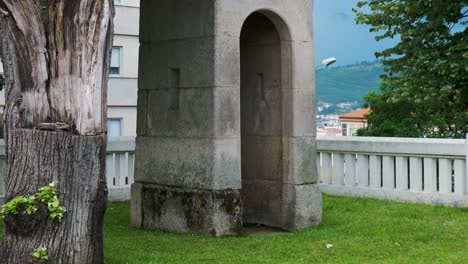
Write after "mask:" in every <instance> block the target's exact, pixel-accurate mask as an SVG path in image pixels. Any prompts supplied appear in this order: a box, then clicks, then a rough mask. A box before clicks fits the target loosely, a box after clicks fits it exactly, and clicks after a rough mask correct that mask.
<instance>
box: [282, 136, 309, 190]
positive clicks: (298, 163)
mask: <svg viewBox="0 0 468 264" xmlns="http://www.w3.org/2000/svg"><path fill="white" fill-rule="evenodd" d="M283 146H284V153H285V154H284V157H285V159H287V165H288V166H287V168H286V170H285V175H284V181H285V183H288V184H305V183H306V184H311V183H314V184H315V183H317V178H318V177H317V163H316V151H315V150H316V139H315V137H299V138H286V139H284V141H283Z"/></svg>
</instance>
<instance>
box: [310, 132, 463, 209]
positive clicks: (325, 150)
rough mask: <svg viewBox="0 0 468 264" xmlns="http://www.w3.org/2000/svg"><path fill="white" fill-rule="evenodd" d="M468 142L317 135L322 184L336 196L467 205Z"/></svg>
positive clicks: (327, 191) (325, 190)
mask: <svg viewBox="0 0 468 264" xmlns="http://www.w3.org/2000/svg"><path fill="white" fill-rule="evenodd" d="M467 142H468V141H467V140H464V139H414V138H372V137H318V139H317V151H318V155H319V156H321V157H322V163H321V166H322V168H320V164H318V166H319V169H318V172H319V176H321V177H319V178H320V179H322V181H321V182H320V186H321V188H322V190H323V191H324V192H326V193H330V194H335V195H344V196H357V197H373V198H380V199H389V200H396V201H407V202H417V203H428V204H435V205H447V206H468V179H467V177H468V176H467V162H466V160H467V156H468V143H467ZM330 160H332V161H333V162H331V163H330ZM325 166H326V168H324V167H325ZM329 179H334V180H333V181H330V180H329Z"/></svg>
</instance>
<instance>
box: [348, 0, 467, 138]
mask: <svg viewBox="0 0 468 264" xmlns="http://www.w3.org/2000/svg"><path fill="white" fill-rule="evenodd" d="M353 11H354V12H355V13H356V14H357V19H356V21H357V23H359V24H366V25H369V26H370V31H371V32H378V33H379V35H378V36H377V37H376V40H377V41H380V40H382V39H386V38H398V37H399V38H400V42H399V43H398V44H397V45H395V46H394V47H392V48H389V49H386V50H383V51H381V52H377V53H376V57H378V58H381V59H382V60H381V61H382V64H383V65H384V69H385V72H386V74H384V75H382V76H381V77H382V81H383V83H384V84H383V85H382V86H381V92H380V93H379V94H376V93H370V94H368V95H367V96H366V97H365V102H366V103H367V104H368V105H370V107H371V109H372V113H371V114H370V117H369V124H370V125H369V127H368V128H367V129H364V130H363V131H360V132H359V134H360V135H373V136H410V137H421V136H427V137H449V138H462V137H464V135H465V134H466V133H468V29H467V27H466V25H467V24H468V23H467V17H468V0H450V1H447V0H370V1H361V2H359V3H358V9H354V10H353Z"/></svg>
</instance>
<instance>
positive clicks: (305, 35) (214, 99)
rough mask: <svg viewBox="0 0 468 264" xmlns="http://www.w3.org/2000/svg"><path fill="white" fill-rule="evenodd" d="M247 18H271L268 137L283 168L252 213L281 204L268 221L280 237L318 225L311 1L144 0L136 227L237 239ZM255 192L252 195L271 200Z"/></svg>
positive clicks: (134, 200)
mask: <svg viewBox="0 0 468 264" xmlns="http://www.w3.org/2000/svg"><path fill="white" fill-rule="evenodd" d="M266 10H268V11H266ZM253 13H259V14H262V15H263V16H266V17H268V19H270V20H271V23H273V24H274V26H275V28H276V30H277V33H278V36H279V38H280V51H279V53H281V54H279V56H280V58H281V60H280V62H279V63H281V66H280V68H281V70H280V74H279V75H280V76H273V77H272V78H274V79H275V80H278V82H279V84H278V85H279V87H278V89H280V90H279V91H280V93H279V94H280V96H281V100H280V101H281V102H280V103H281V105H282V107H281V108H280V109H281V110H280V114H281V116H282V118H281V119H279V120H281V123H280V128H279V131H281V132H278V133H277V132H275V133H276V134H275V136H277V137H278V138H279V142H280V149H281V158H280V159H279V160H280V162H281V163H282V164H280V165H281V166H279V167H278V168H281V171H280V173H279V181H278V182H279V185H277V186H279V191H277V192H276V194H278V193H279V196H278V195H277V196H278V197H276V198H275V199H267V198H266V197H262V196H261V195H259V196H258V199H260V200H262V199H264V200H266V201H267V202H265V203H264V204H263V205H261V204H260V205H259V206H257V207H255V206H254V207H250V208H260V209H258V210H263V209H262V206H269V205H268V204H271V203H277V204H276V205H278V204H279V206H276V207H277V208H280V209H278V210H276V209H275V210H276V211H279V212H280V213H279V214H271V216H269V217H273V218H275V219H272V221H266V223H267V224H268V223H274V224H275V226H278V227H281V228H284V229H287V230H294V229H296V228H301V227H307V226H313V225H317V224H318V223H320V221H321V193H320V191H319V190H318V188H317V186H316V185H315V184H316V182H317V175H316V174H317V171H316V162H315V160H316V158H315V151H316V149H315V119H314V116H315V110H314V109H315V90H314V63H313V60H314V57H313V54H314V53H313V44H312V1H311V0H255V1H240V0H184V1H176V0H158V1H154V0H142V1H141V19H140V20H141V23H140V25H141V28H140V31H141V32H140V44H141V46H140V69H139V93H138V100H139V101H138V121H137V122H138V128H137V130H138V131H137V134H138V136H137V147H136V148H137V149H136V164H135V170H136V171H135V184H134V185H133V186H132V225H133V226H135V227H144V228H157V229H162V230H167V231H176V232H201V233H208V234H213V235H229V234H238V233H239V232H240V229H241V228H242V224H243V212H242V210H243V208H246V207H245V206H243V204H242V203H243V201H242V199H241V193H244V195H243V197H244V198H245V190H244V191H243V190H242V187H246V185H245V182H244V184H243V183H242V181H243V180H244V177H245V175H244V176H243V175H242V173H241V168H242V170H244V169H245V168H244V167H243V166H244V165H242V164H245V163H246V162H247V161H246V160H242V158H243V157H241V156H242V155H241V104H242V103H243V102H241V98H240V94H241V92H240V91H241V81H240V67H241V66H240V34H241V30H242V27H243V25H244V22H245V21H246V20H247V18H248V17H249V16H250V15H251V14H253ZM266 61H267V60H266ZM255 74H258V73H255ZM265 78H271V76H270V77H268V76H266V77H265ZM266 98H268V97H266ZM276 99H277V98H276ZM276 99H275V100H273V101H272V102H275V103H276V102H277V101H278V100H276ZM244 101H245V100H244ZM273 107H274V106H273ZM253 109H255V108H253ZM274 112H275V111H272V113H274ZM252 114H253V115H254V114H255V113H252ZM275 131H276V130H275ZM242 144H245V143H242ZM246 147H248V146H247V145H243V148H246ZM244 158H245V157H244ZM241 160H242V162H241ZM254 166H255V164H254ZM253 177H255V175H254V176H253ZM258 186H259V187H258V193H262V192H263V193H269V195H270V196H271V195H275V191H269V192H265V190H266V189H267V188H268V187H267V186H266V185H265V186H262V185H261V184H259V185H258ZM275 188H276V187H275ZM244 200H245V201H244V203H245V202H249V203H251V202H252V199H250V200H247V199H244ZM276 207H275V208H276ZM255 210H257V209H255ZM258 213H259V214H263V213H264V212H263V211H259V212H258ZM270 220H271V219H270Z"/></svg>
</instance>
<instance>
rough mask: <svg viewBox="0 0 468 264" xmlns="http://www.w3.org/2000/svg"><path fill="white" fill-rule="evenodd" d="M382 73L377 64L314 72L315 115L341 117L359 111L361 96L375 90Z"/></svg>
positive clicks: (371, 63) (366, 63) (370, 63)
mask: <svg viewBox="0 0 468 264" xmlns="http://www.w3.org/2000/svg"><path fill="white" fill-rule="evenodd" d="M382 74H383V66H382V65H381V64H380V63H379V62H378V61H374V62H361V63H358V64H353V65H347V66H341V67H334V68H329V69H320V70H317V72H316V80H317V86H316V89H317V110H318V111H317V112H318V114H342V113H346V112H349V111H352V110H355V109H358V108H360V107H361V106H362V97H363V96H364V95H365V94H366V93H367V92H368V91H371V90H378V88H379V83H380V75H382Z"/></svg>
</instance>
